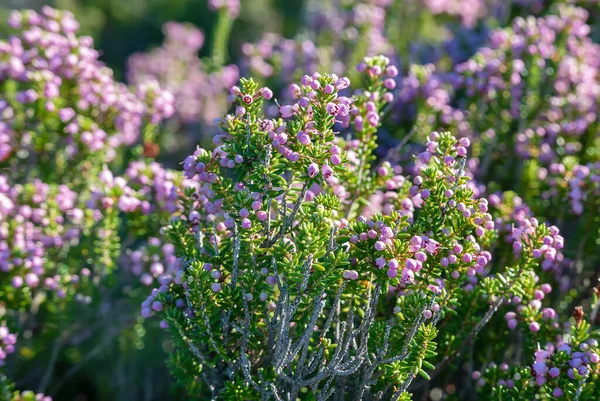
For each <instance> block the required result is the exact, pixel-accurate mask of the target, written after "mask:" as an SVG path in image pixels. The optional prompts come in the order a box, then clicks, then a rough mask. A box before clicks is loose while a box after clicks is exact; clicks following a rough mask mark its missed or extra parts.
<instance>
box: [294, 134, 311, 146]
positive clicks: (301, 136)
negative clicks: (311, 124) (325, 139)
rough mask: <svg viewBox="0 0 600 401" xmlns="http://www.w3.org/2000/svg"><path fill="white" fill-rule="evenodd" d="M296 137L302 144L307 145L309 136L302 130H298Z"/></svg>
mask: <svg viewBox="0 0 600 401" xmlns="http://www.w3.org/2000/svg"><path fill="white" fill-rule="evenodd" d="M296 138H297V139H298V142H300V143H301V144H302V145H304V146H308V145H310V143H311V141H310V136H309V135H308V134H307V133H306V132H304V131H298V134H297V135H296Z"/></svg>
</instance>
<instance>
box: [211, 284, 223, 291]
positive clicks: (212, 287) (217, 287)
mask: <svg viewBox="0 0 600 401" xmlns="http://www.w3.org/2000/svg"><path fill="white" fill-rule="evenodd" d="M210 288H211V289H212V290H213V291H214V292H219V291H221V284H219V283H212V284H211V286H210Z"/></svg>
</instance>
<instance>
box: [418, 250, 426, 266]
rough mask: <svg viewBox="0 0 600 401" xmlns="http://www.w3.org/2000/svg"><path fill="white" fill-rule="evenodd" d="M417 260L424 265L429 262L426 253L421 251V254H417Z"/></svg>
mask: <svg viewBox="0 0 600 401" xmlns="http://www.w3.org/2000/svg"><path fill="white" fill-rule="evenodd" d="M415 259H417V260H418V261H419V262H421V263H423V262H425V261H426V260H427V255H425V252H422V251H419V252H417V253H415Z"/></svg>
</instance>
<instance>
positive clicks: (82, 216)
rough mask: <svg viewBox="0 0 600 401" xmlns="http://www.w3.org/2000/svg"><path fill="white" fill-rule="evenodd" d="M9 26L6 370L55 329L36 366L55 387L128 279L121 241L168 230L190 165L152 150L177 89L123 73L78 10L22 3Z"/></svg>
mask: <svg viewBox="0 0 600 401" xmlns="http://www.w3.org/2000/svg"><path fill="white" fill-rule="evenodd" d="M9 25H10V26H11V27H12V29H13V31H12V32H11V36H10V37H9V38H8V39H7V40H6V41H2V42H0V61H1V62H0V78H1V88H0V109H1V113H2V121H1V122H0V132H1V135H0V143H1V148H2V150H1V152H2V155H1V157H0V159H1V160H0V168H1V169H2V172H1V174H0V240H1V241H0V274H1V276H2V280H1V285H0V302H1V303H2V309H1V310H2V312H1V317H0V319H1V320H0V322H1V326H0V337H1V342H2V343H1V345H0V351H1V352H0V357H1V358H0V360H1V362H2V365H3V373H4V372H8V373H15V372H20V371H21V366H25V363H27V362H28V361H30V360H32V359H33V358H34V357H38V358H40V357H42V356H43V354H44V352H45V350H46V348H48V346H49V341H48V339H53V338H56V340H55V344H54V351H53V354H52V356H51V357H50V361H49V362H48V366H43V365H42V364H39V363H38V365H37V366H35V367H34V369H32V370H33V371H35V370H38V369H44V370H43V371H42V373H38V376H40V377H42V376H43V377H42V379H41V380H40V384H39V385H40V389H45V388H48V381H49V379H50V378H51V375H52V372H53V369H54V364H55V363H56V358H57V357H58V354H57V352H58V351H59V350H60V349H61V347H62V346H63V345H64V344H67V343H68V341H70V340H71V339H72V338H73V337H76V338H77V337H79V338H80V339H81V338H85V337H89V335H88V334H86V333H85V330H86V328H85V324H84V323H83V322H84V321H86V319H88V317H87V315H88V314H89V313H90V312H91V311H97V310H98V308H102V307H104V306H103V305H104V304H105V302H107V301H106V299H105V298H106V297H107V292H108V291H107V290H106V288H107V287H110V286H113V287H116V288H119V287H121V286H123V285H124V284H123V283H122V282H119V280H117V279H116V278H115V277H112V276H113V273H115V271H116V270H117V266H118V264H119V261H120V257H121V251H122V249H127V248H128V247H131V246H132V245H134V244H135V246H138V247H139V246H140V244H139V242H140V241H144V240H146V239H147V238H149V237H151V236H157V235H159V230H160V228H161V227H162V226H163V225H165V224H166V223H167V222H168V221H169V218H170V215H171V213H173V212H175V210H176V208H177V206H176V199H177V193H176V191H177V189H176V188H177V187H178V186H179V185H180V183H181V181H182V175H181V174H177V173H175V172H170V171H168V170H165V169H164V168H163V167H162V166H161V165H159V164H158V163H155V162H152V161H149V160H146V159H145V157H144V156H152V155H153V154H152V153H153V152H151V150H152V149H151V147H149V146H148V145H149V144H151V141H152V140H153V139H154V138H155V137H156V135H157V133H158V128H159V124H160V122H161V120H162V119H163V118H164V117H168V116H170V115H171V114H172V112H173V106H172V102H173V98H172V95H171V94H170V93H168V92H165V91H162V90H161V89H160V87H159V86H158V85H157V84H156V83H155V82H149V81H147V82H145V83H143V84H140V85H139V86H138V87H137V88H135V91H136V92H135V93H134V92H133V91H132V90H130V89H129V88H127V86H125V85H124V84H121V83H118V82H117V81H115V80H114V79H113V77H112V71H111V70H110V69H109V68H107V67H105V66H104V65H103V64H102V63H101V62H100V61H98V52H97V51H96V50H94V48H93V47H92V41H91V39H90V38H88V37H82V36H77V29H78V23H77V21H76V20H75V19H74V17H73V15H72V14H71V13H69V12H66V11H65V12H63V11H58V10H55V9H52V8H49V7H44V8H43V9H42V12H41V13H37V12H35V11H32V10H26V11H23V12H13V13H12V14H11V16H10V19H9ZM142 143H143V144H144V145H145V146H143V147H142V146H141V144H142ZM125 144H127V145H128V146H124V145H125ZM129 145H131V146H129ZM138 145H140V146H138ZM154 153H155V152H154ZM132 158H136V159H138V161H133V162H131V163H130V162H129V159H132ZM121 277H122V276H121V275H119V279H120V278H121ZM125 281H127V278H125ZM115 282H116V283H115ZM121 296H124V295H121ZM73 304H82V305H83V308H79V307H77V306H74V305H73ZM61 312H64V315H63V314H62V313H61ZM130 313H131V312H130ZM129 319H130V321H129V322H125V323H124V325H123V323H122V322H121V321H122V320H125V319H122V317H121V318H120V319H118V320H119V323H120V324H121V326H120V327H119V330H123V327H122V326H124V327H125V328H127V327H129V326H131V325H132V321H135V319H134V318H133V316H132V315H130V318H129ZM82 326H84V328H83V329H82ZM63 330H64V331H63ZM77 330H80V331H83V332H84V334H83V335H82V334H81V332H77ZM79 341H81V340H79ZM11 354H14V358H10V363H7V364H5V363H4V362H5V359H7V356H8V355H11ZM38 361H39V360H38ZM4 365H6V366H4ZM7 391H8V390H7ZM18 394H19V393H15V397H17V398H15V399H18V400H20V399H24V400H28V399H33V398H32V397H34V398H35V397H38V396H37V395H35V394H33V393H31V394H30V393H21V395H18ZM19 397H21V398H19ZM35 399H42V398H39V397H38V398H35Z"/></svg>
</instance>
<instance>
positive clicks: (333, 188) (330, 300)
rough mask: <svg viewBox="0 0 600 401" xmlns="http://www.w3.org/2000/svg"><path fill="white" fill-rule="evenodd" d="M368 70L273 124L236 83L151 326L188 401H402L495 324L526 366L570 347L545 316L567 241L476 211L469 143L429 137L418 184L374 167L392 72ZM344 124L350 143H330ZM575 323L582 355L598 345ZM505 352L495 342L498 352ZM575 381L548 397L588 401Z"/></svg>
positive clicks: (327, 79)
mask: <svg viewBox="0 0 600 401" xmlns="http://www.w3.org/2000/svg"><path fill="white" fill-rule="evenodd" d="M358 70H359V71H360V72H361V73H362V77H363V79H364V82H365V86H364V88H362V89H360V90H358V91H356V92H355V94H354V95H353V96H351V97H347V96H340V95H339V94H338V91H340V90H344V89H345V88H346V87H347V86H348V85H349V80H347V79H346V78H338V77H337V76H336V75H334V74H327V75H321V74H313V75H312V76H308V75H306V76H304V77H303V78H302V82H301V83H300V84H298V85H296V84H293V85H292V86H291V88H290V91H291V92H292V93H293V96H294V97H295V98H296V99H297V101H296V102H295V103H294V104H292V105H283V106H280V107H279V112H280V115H281V117H278V118H275V119H268V118H266V117H265V116H264V115H263V112H262V110H263V108H264V105H263V103H264V102H265V101H268V100H269V99H270V98H271V96H272V92H271V91H270V90H269V89H268V88H264V87H263V88H259V87H258V85H257V84H255V83H254V82H253V81H251V80H242V81H241V86H240V87H239V88H238V87H234V88H232V90H231V93H232V94H233V95H234V96H235V97H236V99H237V104H238V106H237V107H236V109H235V114H231V115H227V116H226V117H225V118H224V119H223V120H222V121H221V123H220V127H221V129H222V130H223V133H222V134H221V135H219V137H218V139H217V143H219V146H217V148H216V149H215V150H213V151H212V152H211V151H206V150H203V149H198V150H196V151H195V152H194V154H193V155H191V156H189V157H188V158H186V160H185V162H184V171H185V175H186V177H187V178H188V179H191V180H197V181H199V184H198V189H189V190H186V191H184V197H183V199H182V202H183V204H184V205H185V206H184V213H183V214H182V216H181V217H177V218H175V220H173V221H172V222H171V224H170V225H169V227H167V235H168V236H169V238H170V239H171V241H172V242H173V244H174V245H175V249H176V252H178V254H179V256H180V257H181V264H180V265H179V266H177V267H176V269H175V271H173V272H172V273H171V274H170V275H168V276H166V277H164V279H163V281H162V283H161V285H160V286H159V287H157V288H156V289H155V290H153V292H152V294H151V295H150V296H149V297H148V299H147V300H146V301H145V302H144V303H143V304H142V315H143V316H150V315H158V316H159V317H160V318H161V319H162V320H161V323H160V325H161V327H163V328H164V329H166V330H167V331H168V332H169V333H170V336H171V338H172V339H173V342H174V345H175V347H176V348H175V352H174V353H173V354H172V355H171V356H170V359H169V366H170V368H171V370H172V371H173V372H174V375H175V377H176V378H177V379H178V380H179V381H180V383H181V384H182V385H183V386H185V387H186V388H187V389H188V391H189V392H190V394H191V395H193V396H199V397H203V396H213V397H214V396H217V395H218V396H220V397H222V398H223V399H238V397H241V399H248V398H255V399H258V398H261V399H291V400H293V399H297V398H300V399H327V398H329V397H331V396H332V395H333V394H334V393H336V394H343V397H344V398H346V397H349V398H352V399H382V398H383V399H409V398H410V393H409V392H408V391H407V390H408V389H409V386H410V385H411V384H412V383H413V381H414V380H415V379H416V378H419V379H420V380H428V379H430V373H435V374H438V373H439V372H438V371H437V370H436V369H435V366H434V365H435V364H439V366H440V367H444V366H445V365H447V364H448V363H449V362H451V361H452V359H453V358H454V356H458V355H460V354H461V353H462V352H463V351H464V350H465V348H466V347H467V346H470V347H473V346H474V345H475V344H474V341H475V339H476V337H477V336H478V335H481V336H483V337H484V338H485V337H486V336H493V335H494V334H493V332H492V331H488V330H484V328H486V325H487V324H488V323H489V322H490V321H491V320H492V318H494V317H495V314H496V312H497V311H499V310H504V309H506V310H508V311H510V312H507V313H506V315H505V316H507V318H506V320H507V322H508V327H507V330H515V329H519V330H522V331H523V332H524V335H525V336H526V337H525V338H528V341H525V342H523V343H522V345H521V347H522V348H521V350H520V352H530V353H533V352H534V351H535V349H536V343H537V344H539V341H540V340H541V339H542V338H546V339H548V340H550V339H553V338H556V336H557V335H558V334H559V333H560V332H561V331H560V326H559V324H558V323H556V319H557V315H556V312H555V311H554V310H553V309H551V308H545V309H543V308H542V302H541V300H543V299H544V297H545V294H549V293H551V292H552V286H551V285H550V284H548V283H547V282H546V281H547V280H551V279H552V278H553V274H557V272H558V271H560V269H562V268H563V267H562V264H561V263H562V261H563V256H562V253H561V251H560V250H561V249H562V248H563V246H564V239H563V237H562V236H561V235H560V234H559V230H558V228H557V227H556V226H550V225H546V224H544V223H541V222H539V221H538V220H537V219H536V218H535V217H533V215H532V214H531V213H530V211H529V209H528V208H527V207H526V206H524V205H522V201H521V200H520V198H518V197H517V196H516V195H514V194H511V193H506V194H503V195H502V197H499V196H498V195H494V198H493V202H489V201H488V200H487V199H486V198H483V197H479V196H476V195H475V193H474V188H473V186H472V185H469V184H468V182H469V177H468V176H467V175H466V174H465V172H466V170H467V167H466V166H467V161H466V158H467V153H468V148H469V146H470V142H471V141H470V140H469V139H468V138H466V137H463V138H461V139H460V140H457V139H456V138H455V137H453V136H452V135H451V134H449V133H441V134H440V133H438V132H433V133H431V134H430V135H429V136H428V138H427V151H426V152H423V153H421V154H420V155H418V157H417V158H416V159H415V161H414V163H415V165H414V166H413V170H414V175H412V177H411V176H403V175H402V174H401V170H402V169H401V167H400V166H396V167H392V166H391V165H390V164H389V162H384V163H381V164H379V165H378V166H372V165H371V164H372V163H374V162H375V157H374V154H373V153H374V151H375V148H376V139H377V129H378V128H379V126H380V118H381V117H383V113H384V110H385V105H386V104H389V103H390V102H392V101H393V96H392V95H391V93H390V92H389V89H388V88H390V89H393V85H391V84H388V83H387V82H388V80H389V79H390V77H393V76H395V75H396V74H397V70H396V69H395V67H393V66H390V65H389V60H388V59H387V58H385V57H375V58H367V59H365V60H364V62H363V63H361V64H360V65H359V66H358ZM336 120H337V121H339V122H340V123H341V124H342V126H345V127H347V129H351V130H352V131H353V134H354V135H353V137H354V138H356V139H353V140H351V141H344V140H342V139H339V138H336V137H335V135H334V131H333V129H334V122H335V121H336ZM475 190H477V191H479V189H478V188H475ZM380 191H387V192H388V193H389V192H391V191H394V193H395V197H393V198H392V199H387V200H386V202H387V203H386V205H384V206H383V207H381V208H378V207H377V206H376V205H373V204H372V203H370V202H369V201H368V198H369V196H370V195H371V194H373V193H379V194H381V192H380ZM380 196H381V195H380ZM365 208H366V209H365ZM361 210H362V211H364V212H366V214H367V215H368V216H369V217H366V216H364V215H361V214H360V213H361ZM496 225H498V226H497V227H496ZM492 254H494V255H496V258H497V259H496V258H493V257H492ZM244 255H246V257H244ZM514 309H516V310H517V312H518V313H519V315H520V316H517V315H516V313H515V312H513V311H512V310H514ZM580 320H581V319H580ZM580 320H579V321H578V322H577V325H579V328H580V333H579V334H580V336H578V337H573V338H574V339H573V340H569V342H570V343H572V344H575V345H578V344H579V343H580V342H583V341H587V340H588V339H589V337H588V336H589V334H588V333H584V332H586V330H587V329H586V327H585V325H582V324H581V321H580ZM521 322H522V323H521ZM504 324H505V325H506V324H507V323H504ZM495 327H497V326H495ZM490 330H491V329H490ZM528 333H531V335H529V334H528ZM507 340H508V339H504V338H499V339H496V340H495V341H497V344H498V346H497V347H495V349H496V350H497V352H498V353H500V351H501V350H502V349H503V348H501V347H502V346H504V345H505V344H506V343H505V342H504V341H507ZM586 344H588V343H586ZM589 344H590V345H589V347H594V344H596V346H597V343H594V342H593V341H592V342H590V343H589ZM538 346H539V345H538ZM589 349H592V348H589ZM504 350H506V348H504ZM544 352H548V355H549V351H544ZM593 352H594V351H593V349H592V351H591V353H593ZM438 353H439V356H438ZM590 355H591V354H590ZM586 358H588V357H586ZM592 359H594V358H592ZM585 363H588V364H591V365H588V366H594V365H595V363H596V362H593V360H589V358H588V359H586V360H585ZM587 369H595V368H591V367H588V368H587ZM443 373H444V374H448V372H443ZM587 373H588V371H587V370H586V371H585V374H587ZM571 379H573V380H575V381H574V382H573V383H571V384H570V385H566V384H564V383H562V382H561V383H560V384H556V383H555V384H553V385H556V386H558V385H561V386H562V389H561V391H565V392H568V393H569V394H572V395H574V394H575V393H576V392H580V393H581V391H583V390H582V389H585V391H586V394H588V393H592V392H593V391H595V388H594V386H593V384H589V386H588V387H589V388H588V387H586V385H585V383H581V382H577V377H576V376H573V377H571ZM535 380H537V385H538V386H543V385H544V384H545V382H542V381H541V379H540V380H538V379H537V378H536V379H535ZM566 380H568V379H566ZM529 381H530V380H525V382H524V383H526V385H529ZM483 383H484V381H481V383H480V384H482V385H481V386H480V389H482V390H483V389H484V387H483ZM577 383H579V385H580V387H581V389H579V388H578V387H577ZM513 385H514V383H513ZM512 388H514V386H513V387H510V389H512ZM502 391H504V390H500V393H499V394H500V395H502V394H504V393H503V392H502ZM507 391H508V390H507ZM511 391H512V390H511ZM544 391H550V392H552V391H554V390H553V389H550V390H546V388H544ZM548 394H550V393H548Z"/></svg>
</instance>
